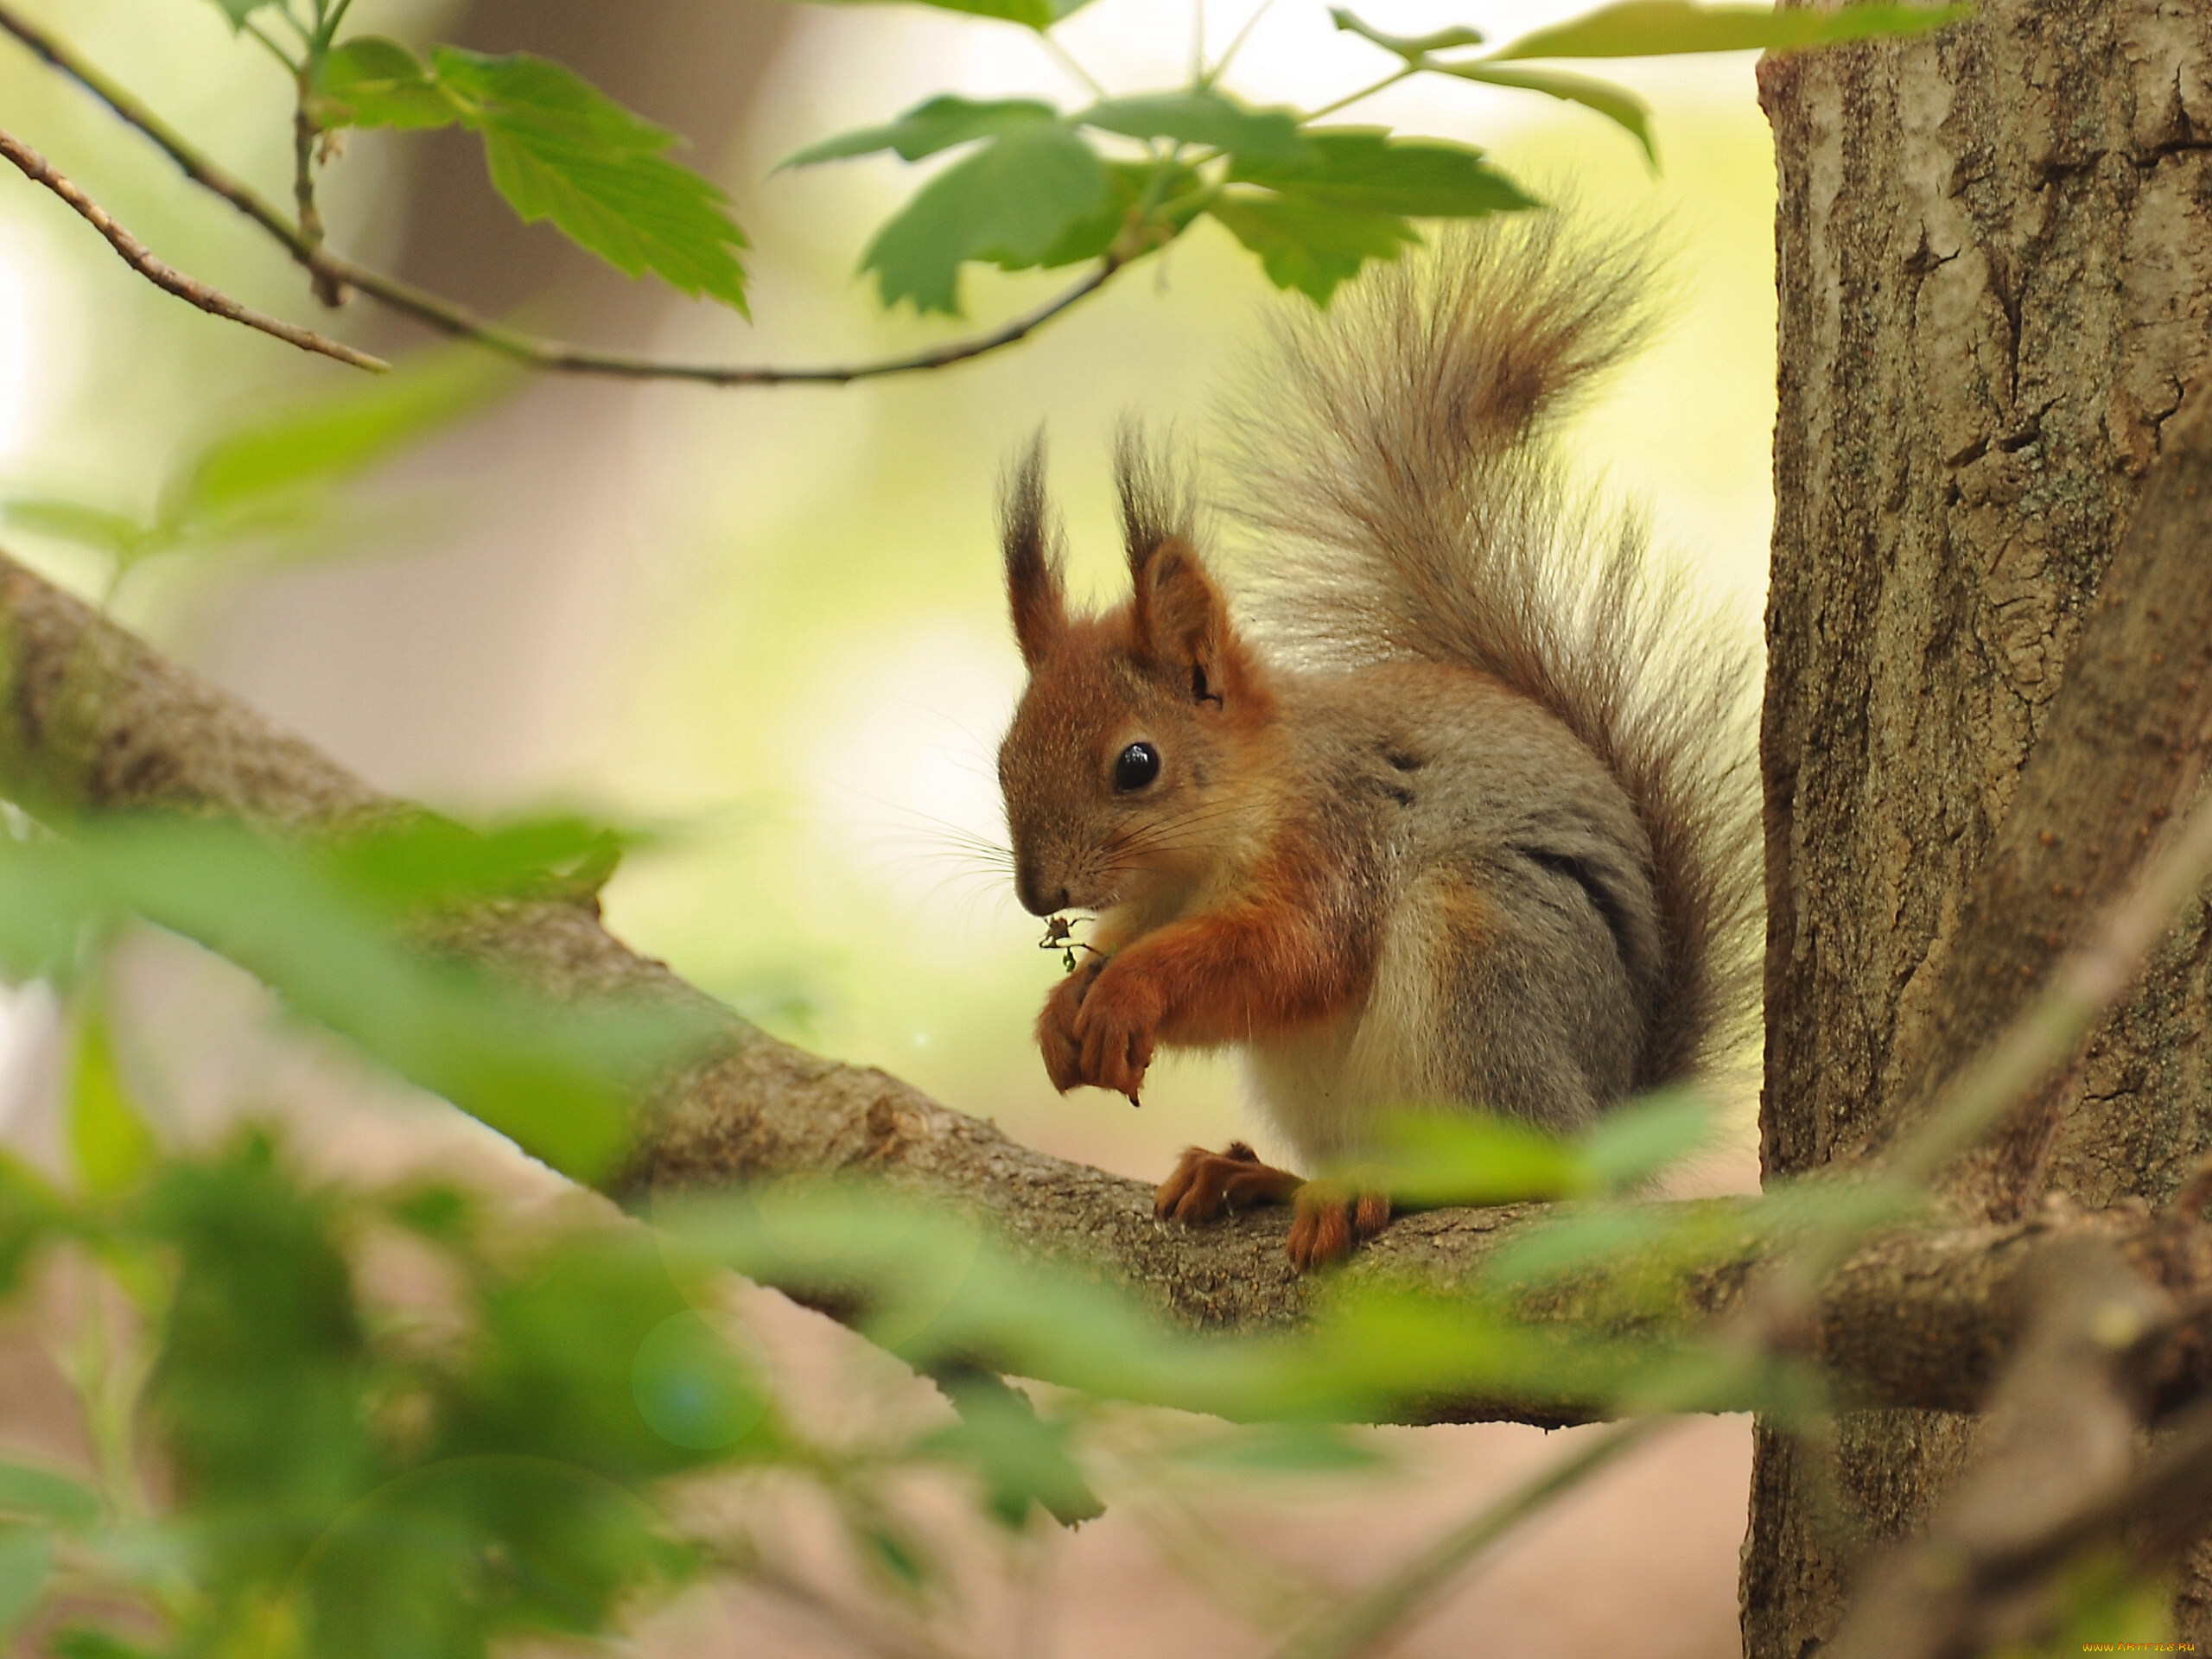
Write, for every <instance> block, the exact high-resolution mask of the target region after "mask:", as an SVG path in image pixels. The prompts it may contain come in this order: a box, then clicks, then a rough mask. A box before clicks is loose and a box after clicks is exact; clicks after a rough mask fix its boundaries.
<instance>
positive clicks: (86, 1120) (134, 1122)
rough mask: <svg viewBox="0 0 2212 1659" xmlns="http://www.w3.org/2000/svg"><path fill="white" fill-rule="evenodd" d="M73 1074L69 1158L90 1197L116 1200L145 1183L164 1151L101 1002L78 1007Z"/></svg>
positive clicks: (70, 1090)
mask: <svg viewBox="0 0 2212 1659" xmlns="http://www.w3.org/2000/svg"><path fill="white" fill-rule="evenodd" d="M76 1027H77V1030H76V1042H75V1045H74V1052H73V1055H72V1058H71V1066H70V1078H69V1159H70V1162H71V1163H72V1165H73V1166H74V1167H75V1169H76V1174H77V1185H78V1189H79V1191H80V1192H83V1193H84V1194H85V1195H86V1197H87V1198H115V1197H118V1196H119V1195H120V1194H122V1193H124V1192H130V1190H131V1189H132V1188H133V1187H135V1186H137V1185H138V1184H139V1183H140V1182H141V1181H143V1179H145V1177H146V1173H147V1172H148V1171H149V1170H150V1169H152V1168H153V1166H154V1164H155V1162H156V1160H157V1159H158V1158H159V1157H160V1155H161V1147H160V1144H159V1142H157V1141H156V1140H155V1138H154V1132H153V1131H152V1130H151V1129H149V1128H147V1127H146V1120H145V1118H144V1117H143V1116H142V1115H141V1114H140V1112H139V1110H138V1109H137V1106H136V1105H135V1104H133V1103H132V1102H131V1099H130V1093H129V1091H128V1090H127V1089H126V1088H125V1087H124V1081H123V1073H122V1071H121V1070H120V1069H119V1068H118V1066H117V1065H116V1061H115V1045H114V1043H113V1041H112V1039H111V1036H110V1033H109V1031H108V1025H107V1020H106V1017H105V1014H103V1013H102V1012H101V1010H100V1008H99V1006H98V1005H97V1004H95V1003H92V1002H90V1001H87V1002H86V1003H85V1004H84V1005H83V1006H81V1007H79V1009H78V1011H77V1019H76Z"/></svg>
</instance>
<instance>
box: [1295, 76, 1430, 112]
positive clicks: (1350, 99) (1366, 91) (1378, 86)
mask: <svg viewBox="0 0 2212 1659" xmlns="http://www.w3.org/2000/svg"><path fill="white" fill-rule="evenodd" d="M1421 68H1422V66H1421V65H1420V64H1417V63H1408V64H1403V65H1401V66H1400V67H1398V68H1396V69H1395V70H1393V71H1392V72H1391V73H1389V74H1387V75H1385V76H1383V79H1380V80H1378V81H1376V83H1375V84H1374V85H1373V86H1363V87H1362V88H1360V90H1359V91H1357V92H1347V93H1345V94H1344V97H1342V98H1340V99H1338V100H1337V101H1336V102H1335V103H1333V104H1324V105H1322V106H1321V107H1320V108H1319V109H1318V110H1313V111H1308V112H1307V114H1306V119H1307V120H1308V121H1319V119H1321V118H1322V117H1324V116H1329V115H1334V114H1335V113H1336V112H1337V111H1338V110H1342V109H1348V108H1350V107H1351V105H1354V104H1357V103H1358V102H1359V101H1360V99H1363V98H1372V97H1374V96H1375V94H1376V93H1377V92H1381V91H1383V88H1385V87H1387V86H1396V85H1397V84H1398V83H1399V82H1400V81H1402V80H1403V79H1406V78H1407V77H1408V76H1409V75H1416V74H1419V73H1421Z"/></svg>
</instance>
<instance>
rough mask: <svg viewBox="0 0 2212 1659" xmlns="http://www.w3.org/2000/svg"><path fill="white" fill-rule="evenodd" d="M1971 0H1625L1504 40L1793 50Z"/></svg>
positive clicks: (1612, 51)
mask: <svg viewBox="0 0 2212 1659" xmlns="http://www.w3.org/2000/svg"><path fill="white" fill-rule="evenodd" d="M1972 10H1974V8H1973V7H1972V6H1963V5H1961V6H1936V7H1928V6H1871V5H1870V6H1844V7H1841V8H1840V9H1838V10H1833V11H1815V10H1812V9H1811V8H1810V7H1792V8H1790V9H1789V10H1777V9H1775V8H1771V7H1767V6H1698V5H1692V4H1691V3H1689V0H1623V3H1621V4H1618V5H1611V6H1603V7H1600V8H1599V10H1596V11H1593V12H1590V13H1588V14H1587V15H1586V16H1580V17H1575V18H1570V19H1569V20H1568V21H1567V22H1563V23H1556V24H1554V25H1553V26H1552V27H1551V28H1549V29H1538V30H1537V31H1536V32H1535V34H1533V35H1522V37H1521V38H1520V39H1519V40H1517V41H1512V42H1511V43H1510V44H1509V45H1506V46H1504V47H1502V48H1499V49H1498V50H1497V52H1495V53H1493V54H1491V56H1492V58H1493V60H1496V61H1499V62H1504V61H1508V60H1512V59H1516V58H1649V57H1662V56H1666V55H1669V54H1675V53H1681V52H1755V51H1759V50H1766V51H1770V52H1789V51H1795V50H1797V49H1799V48H1804V47H1808V46H1831V45H1834V44H1836V43H1837V42H1839V41H1864V40H1872V39H1874V38H1876V37H1878V36H1885V35H1918V34H1921V33H1923V32H1924V31H1925V30H1928V29H1941V28H1942V27H1943V26H1944V25H1945V24H1946V23H1954V22H1957V21H1958V20H1959V19H1960V18H1961V17H1963V16H1967V13H1969V12H1970V11H1972Z"/></svg>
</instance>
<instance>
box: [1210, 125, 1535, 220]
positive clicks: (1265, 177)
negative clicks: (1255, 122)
mask: <svg viewBox="0 0 2212 1659" xmlns="http://www.w3.org/2000/svg"><path fill="white" fill-rule="evenodd" d="M1306 139H1307V141H1308V144H1309V146H1310V148H1309V149H1308V151H1307V153H1306V156H1303V157H1302V158H1300V159H1298V160H1295V161H1282V162H1275V161H1266V160H1262V158H1260V157H1258V156H1239V157H1238V158H1237V159H1236V164H1235V166H1233V167H1232V168H1230V175H1229V176H1230V179H1231V180H1232V181H1236V182H1239V183H1245V184H1262V185H1265V186H1267V187H1268V188H1269V189H1271V190H1278V191H1281V192H1283V193H1285V194H1295V195H1298V196H1301V197H1304V198H1306V199H1307V200H1310V201H1313V202H1315V203H1321V204H1327V205H1330V206H1333V207H1343V208H1347V209H1351V210H1355V211H1357V212H1361V213H1383V214H1400V215H1402V216H1404V217H1405V218H1408V219H1479V218H1482V217H1483V216H1484V215H1485V214H1489V213H1516V212H1519V211H1521V210H1522V209H1525V208H1529V207H1537V206H1539V205H1540V204H1539V203H1538V202H1537V201H1536V199H1535V197H1533V196H1531V195H1529V194H1527V193H1526V192H1524V191H1523V190H1522V188H1521V187H1520V186H1518V185H1516V184H1515V183H1514V182H1513V181H1512V180H1510V179H1509V178H1508V177H1506V176H1505V175H1504V174H1503V173H1501V172H1499V171H1498V170H1497V168H1494V167H1492V166H1491V164H1490V163H1489V162H1487V161H1485V160H1484V157H1483V152H1482V151H1481V150H1479V149H1475V148H1473V147H1472V146H1471V145H1467V144H1454V143H1446V142H1445V141H1444V140H1442V139H1437V138H1422V139H1394V138H1392V137H1390V136H1389V134H1388V133H1387V132H1383V131H1382V130H1379V129H1375V128H1364V127H1335V128H1326V129H1324V130H1319V131H1309V132H1308V133H1307V134H1306Z"/></svg>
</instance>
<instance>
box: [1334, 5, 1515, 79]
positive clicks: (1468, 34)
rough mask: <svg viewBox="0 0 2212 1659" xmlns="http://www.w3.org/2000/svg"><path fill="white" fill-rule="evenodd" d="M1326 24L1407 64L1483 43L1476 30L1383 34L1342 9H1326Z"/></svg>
mask: <svg viewBox="0 0 2212 1659" xmlns="http://www.w3.org/2000/svg"><path fill="white" fill-rule="evenodd" d="M1329 21H1330V22H1332V23H1334V24H1335V25H1336V26H1337V27H1338V29H1346V30H1349V31H1350V32H1351V33H1352V34H1354V35H1360V36H1361V37H1363V39H1366V40H1370V41H1374V42H1375V44H1376V45H1377V46H1379V47H1381V48H1383V50H1384V51H1386V52H1395V53H1396V54H1398V55H1399V56H1400V57H1402V58H1403V59H1404V60H1406V61H1407V62H1408V63H1411V62H1413V61H1414V60H1415V59H1418V58H1425V57H1427V55H1428V54H1430V53H1432V52H1448V51H1450V50H1451V49H1452V48H1453V47H1455V46H1480V45H1481V44H1482V43H1483V32H1482V30H1480V29H1438V30H1436V31H1435V32H1434V33H1433V34H1429V35H1386V34H1384V33H1383V31H1382V30H1381V29H1376V27H1375V26H1374V25H1373V24H1371V23H1364V22H1361V21H1360V20H1359V19H1358V18H1357V17H1355V16H1352V15H1351V13H1350V12H1349V11H1347V10H1344V8H1343V7H1342V6H1332V7H1330V8H1329ZM1432 67H1433V66H1432Z"/></svg>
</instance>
